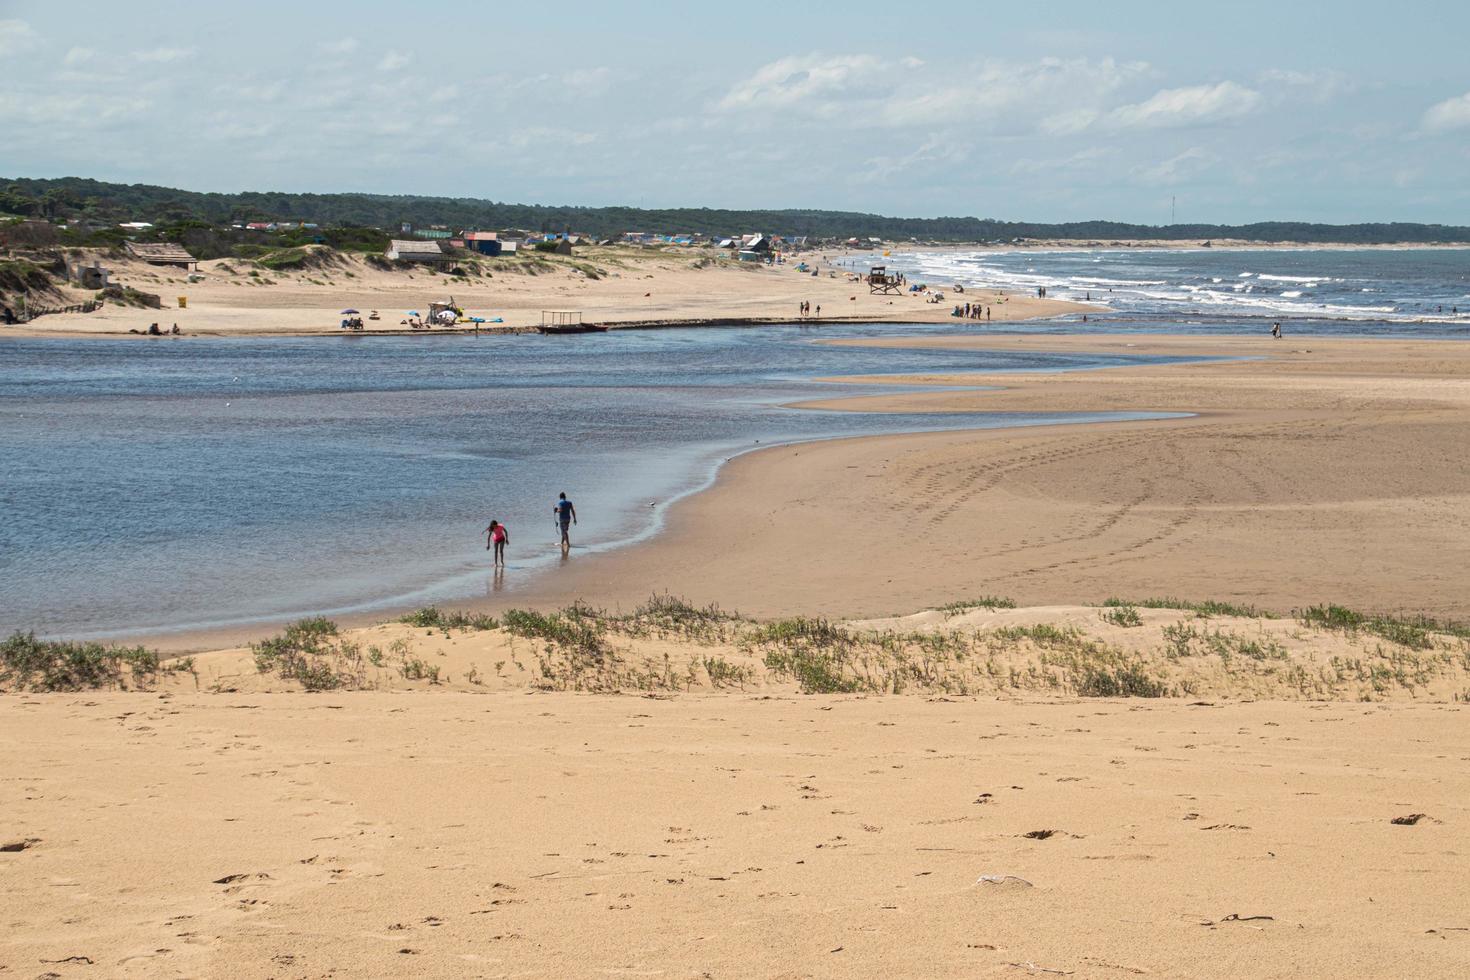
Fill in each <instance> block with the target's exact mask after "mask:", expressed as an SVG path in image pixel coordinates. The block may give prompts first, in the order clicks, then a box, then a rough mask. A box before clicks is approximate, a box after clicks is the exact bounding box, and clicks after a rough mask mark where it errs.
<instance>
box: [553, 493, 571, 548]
mask: <svg viewBox="0 0 1470 980" xmlns="http://www.w3.org/2000/svg"><path fill="white" fill-rule="evenodd" d="M551 511H552V513H554V514H555V515H556V521H557V524H558V525H559V526H560V527H561V550H562V551H566V550H567V549H569V548H571V546H572V539H571V538H570V537H569V536H568V533H567V532H568V529H569V528H570V527H571V526H572V525H573V524H575V523H577V508H575V507H573V506H572V502H571V501H570V500H568V499H567V495H566V494H561V495H560V496H559V497H558V498H557V501H556V504H555V505H553V506H552V508H551Z"/></svg>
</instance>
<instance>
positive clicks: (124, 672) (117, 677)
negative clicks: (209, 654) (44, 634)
mask: <svg viewBox="0 0 1470 980" xmlns="http://www.w3.org/2000/svg"><path fill="white" fill-rule="evenodd" d="M192 665H193V662H192V660H191V661H189V664H188V666H186V667H183V668H182V669H189V667H192ZM161 669H172V668H165V667H163V665H162V660H161V658H160V657H159V654H158V651H156V650H150V649H148V648H147V647H142V646H132V647H126V646H124V647H119V646H105V645H103V644H101V643H74V642H66V641H57V640H40V639H37V638H36V634H35V633H21V632H15V633H12V634H11V635H10V636H9V637H8V638H7V639H6V640H5V641H4V642H0V689H13V690H19V691H86V690H95V689H98V688H123V689H126V688H127V687H128V685H129V684H131V685H132V686H133V687H135V688H139V689H142V688H145V687H147V686H148V685H149V684H150V683H152V682H153V681H154V680H155V679H156V678H157V676H158V674H159V671H160V670H161Z"/></svg>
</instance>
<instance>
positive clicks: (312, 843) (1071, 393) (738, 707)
mask: <svg viewBox="0 0 1470 980" xmlns="http://www.w3.org/2000/svg"><path fill="white" fill-rule="evenodd" d="M672 274H673V273H672V272H671V275H672ZM694 274H700V275H703V274H704V273H703V272H700V273H694ZM731 274H732V275H746V273H741V272H734V273H731ZM783 288H784V286H783ZM916 342H921V343H925V344H938V345H946V346H969V347H986V348H995V349H1007V348H1016V347H1024V348H1026V349H1047V350H1070V351H1079V350H1104V351H1120V350H1126V351H1132V352H1140V353H1159V354H1171V355H1180V356H1187V357H1189V358H1191V359H1193V360H1191V362H1190V363H1185V364H1172V365H1160V366H1150V367H1125V368H1111V369H1104V370H1096V371H1088V372H1078V373H1045V374H1043V373H1037V374H1024V375H1014V374H1012V375H1004V376H1000V375H995V376H985V375H963V376H925V377H918V378H902V379H894V378H891V377H888V378H884V379H881V380H884V381H888V382H894V381H899V382H902V383H904V384H919V385H933V386H936V387H935V390H933V391H918V392H903V393H895V394H893V395H886V396H878V397H876V398H869V399H850V398H845V399H834V400H831V401H828V402H823V403H817V404H818V407H823V408H829V409H838V410H862V409H864V408H873V407H881V408H882V409H883V410H885V411H928V410H934V409H943V410H945V411H1034V410H1037V409H1046V410H1067V411H1140V412H1169V413H1187V414H1188V417H1185V418H1177V419H1169V420H1155V421H1139V422H1127V423H1107V424H1100V425H1082V426H1049V427H1040V428H1031V429H1009V430H991V431H971V432H950V433H942V434H926V435H914V436H897V437H878V438H868V439H855V440H842V441H833V442H827V443H816V444H804V445H797V446H787V447H780V448H773V449H769V450H764V451H760V452H754V453H750V454H747V455H745V456H741V457H739V458H737V459H735V460H733V461H732V462H731V463H729V464H727V465H726V467H725V468H724V470H723V471H722V473H721V475H720V478H719V481H718V483H717V485H716V487H715V488H714V489H713V490H711V491H708V492H706V493H703V494H700V495H697V496H695V497H693V498H690V499H688V500H686V501H683V502H681V503H680V504H678V505H676V506H675V507H674V508H673V509H672V511H671V513H670V515H669V520H668V525H667V528H666V530H665V532H664V533H663V534H661V535H660V536H658V537H657V538H656V539H655V540H654V541H652V542H650V543H648V544H646V545H642V546H638V547H635V548H629V549H626V550H622V551H617V552H612V553H607V554H601V555H590V556H587V555H584V556H576V557H575V558H574V560H573V561H571V562H569V563H568V564H567V565H566V566H565V567H563V568H561V569H558V570H557V571H556V573H555V574H552V575H548V576H545V577H544V578H542V579H540V580H538V582H537V583H536V584H535V586H534V587H532V588H531V589H529V590H527V591H525V592H522V593H518V594H515V595H514V596H513V597H512V598H511V599H508V600H506V601H503V602H499V603H496V604H487V605H485V611H486V612H487V613H493V614H494V616H495V619H494V621H491V620H489V619H488V618H481V619H468V620H466V621H464V622H463V623H462V624H461V625H455V624H454V623H453V622H452V621H446V620H443V619H436V618H432V617H430V618H420V619H418V620H416V621H415V624H388V625H376V626H366V627H362V628H358V629H353V630H350V631H348V630H346V629H345V627H344V629H343V630H341V631H339V630H337V629H336V628H335V627H334V628H331V629H328V628H327V627H321V632H320V633H311V632H310V631H308V632H306V633H298V634H293V636H290V637H284V638H282V639H279V640H277V641H275V642H274V643H272V644H267V645H265V646H261V647H257V648H256V649H254V650H252V649H248V648H244V647H239V648H234V649H227V650H213V651H207V652H200V653H197V654H195V655H193V656H190V657H187V658H179V657H175V658H172V659H165V660H164V661H163V663H162V664H161V665H159V666H158V667H157V668H152V667H149V666H146V665H145V666H143V667H140V666H138V663H139V662H132V661H126V662H124V661H119V663H120V664H122V666H115V667H114V668H109V670H110V671H111V672H110V673H109V672H104V675H103V677H102V680H101V681H100V682H97V683H96V684H94V685H93V686H94V687H96V688H97V689H85V690H77V691H70V692H68V691H67V690H66V689H65V688H66V684H65V683H64V681H65V678H66V677H69V676H72V675H70V674H67V673H66V672H65V671H63V672H62V673H60V674H58V675H56V676H58V677H61V678H62V680H63V683H61V684H59V685H57V684H55V683H53V685H52V686H53V688H57V687H59V689H54V690H53V691H52V692H51V693H36V692H35V691H34V690H33V689H34V688H35V687H36V686H37V684H38V683H39V681H38V678H39V677H40V675H39V674H30V675H21V674H19V673H16V672H15V671H13V670H12V673H11V675H10V676H9V677H8V679H7V680H6V681H4V682H3V683H0V687H3V688H4V689H5V690H6V693H5V694H4V695H3V697H0V736H3V737H0V772H3V773H4V777H3V780H0V814H3V817H0V875H3V880H4V891H3V895H4V900H3V904H4V908H3V914H4V921H5V923H6V930H5V932H4V935H3V937H0V967H3V969H4V972H7V973H9V974H13V975H15V976H37V975H41V976H52V977H81V976H92V975H110V976H230V977H236V976H240V977H273V976H320V975H325V974H328V973H336V974H339V975H353V976H398V975H405V974H413V975H421V976H444V977H458V976H494V977H500V976H588V977H593V976H608V975H637V976H675V977H736V976H764V977H819V976H875V977H876V976H926V977H931V976H937V977H944V976H955V977H959V976H976V975H979V976H999V977H1005V976H1054V975H1072V976H1078V977H1114V976H1140V975H1141V976H1190V977H1238V976H1272V977H1316V976H1323V975H1353V976H1381V977H1396V976H1404V975H1415V976H1433V977H1454V976H1462V975H1464V973H1465V972H1466V970H1467V969H1470V931H1467V930H1470V921H1467V920H1466V919H1465V918H1464V914H1463V910H1462V908H1461V906H1462V905H1463V903H1462V902H1460V901H1459V898H1460V896H1461V894H1462V893H1463V890H1464V889H1463V884H1462V882H1463V880H1464V876H1465V873H1466V870H1467V865H1466V855H1465V853H1464V848H1463V847H1461V846H1460V845H1459V841H1460V839H1461V837H1462V836H1463V834H1462V833H1461V828H1462V826H1463V824H1464V823H1465V820H1466V819H1467V810H1466V806H1465V803H1464V802H1463V801H1464V800H1465V799H1466V798H1467V797H1470V785H1467V782H1466V779H1467V777H1466V775H1465V767H1464V760H1465V759H1466V758H1467V755H1470V745H1467V744H1466V738H1465V734H1464V724H1463V715H1464V712H1465V711H1466V710H1467V709H1466V707H1465V703H1466V701H1467V699H1470V633H1467V631H1466V630H1464V628H1462V627H1456V626H1453V625H1446V623H1445V622H1440V623H1433V622H1428V621H1425V620H1422V619H1419V618H1417V616H1418V614H1428V615H1430V616H1434V617H1436V618H1437V619H1439V620H1442V621H1454V620H1458V619H1461V618H1463V610H1464V595H1463V576H1462V575H1461V574H1460V572H1459V570H1460V569H1461V568H1462V567H1463V566H1464V564H1465V562H1466V560H1467V559H1470V522H1467V521H1466V520H1465V518H1464V514H1465V505H1466V502H1467V499H1470V477H1467V471H1466V469H1465V467H1464V463H1463V457H1464V449H1465V448H1467V443H1466V442H1465V436H1464V433H1465V432H1466V431H1467V430H1466V421H1467V420H1466V412H1467V408H1470V357H1467V355H1466V354H1465V352H1464V350H1463V348H1462V347H1461V346H1460V345H1457V344H1454V343H1437V342H1432V341H1414V342H1410V341H1369V340H1345V339H1324V338H1311V339H1305V338H1296V339H1290V338H1289V339H1287V340H1283V341H1271V340H1269V338H1265V339H1263V338H1257V337H1222V336H1212V337H1207V338H1206V337H1168V336H1159V337H1155V336H1143V335H1131V336H1126V337H1125V336H1117V337H1113V336H1096V335H1094V336H1072V337H1066V336H1063V337H1058V336H1045V337H1040V336H1029V337H1028V336H1015V335H1012V336H967V337H962V338H924V339H922V340H921V341H916V340H914V339H911V338H901V339H895V340H893V341H883V342H880V343H892V344H912V343H916ZM874 380H879V379H874ZM584 506H585V505H584ZM665 591H666V592H669V593H673V594H674V595H677V596H683V597H687V599H688V600H689V601H690V602H692V603H694V604H695V606H702V605H704V604H707V603H718V604H719V607H720V609H721V610H739V611H740V613H742V614H744V617H746V618H731V617H729V616H727V615H726V614H725V613H724V612H722V611H717V610H713V609H703V610H701V609H698V608H692V607H688V606H684V605H678V604H675V605H672V606H670V607H668V608H665V609H663V610H662V611H659V610H655V611H653V612H649V611H648V610H646V609H645V610H644V611H642V612H633V610H635V608H636V607H637V606H638V604H639V603H641V602H643V601H644V600H646V599H647V598H648V597H649V595H650V594H651V593H656V592H665ZM986 597H996V598H986ZM1109 597H1117V598H1119V599H1123V600H1133V601H1134V602H1136V603H1138V605H1136V606H1135V605H1132V604H1127V603H1125V604H1122V605H1113V606H1103V605H1100V603H1101V602H1102V601H1103V600H1104V599H1107V598H1109ZM1164 597H1177V601H1176V602H1174V603H1172V604H1171V603H1170V602H1165V601H1148V602H1145V601H1144V600H1155V599H1156V600H1163V599H1164ZM574 600H583V601H584V602H586V603H588V604H589V605H590V606H592V607H597V608H602V609H606V610H608V611H609V612H607V613H595V612H574V613H572V614H569V615H568V614H552V615H550V616H546V615H541V614H536V613H516V612H512V611H511V610H510V608H509V607H510V606H519V607H530V608H534V609H540V610H543V611H550V610H553V609H556V608H558V607H563V606H567V605H569V604H570V603H572V602H573V601H574ZM1205 600H1217V601H1218V604H1208V605H1202V604H1201V603H1203V602H1204V601H1205ZM1012 603H1014V604H1015V606H1016V607H1017V608H1009V607H1010V606H1011V605H1012ZM1328 604H1341V605H1343V606H1348V607H1352V610H1355V611H1356V612H1352V611H1348V610H1337V611H1332V610H1328V609H1326V608H1325V607H1326V606H1327V605H1328ZM1170 605H1173V606H1174V608H1163V607H1167V606H1170ZM1314 606H1315V607H1318V608H1317V609H1316V610H1315V611H1313V610H1312V609H1311V608H1310V607H1314ZM939 607H947V608H939ZM925 610H927V611H925ZM1358 613H1361V614H1362V615H1361V616H1359V615H1358ZM1378 613H1383V614H1399V615H1398V616H1375V615H1373V614H1378ZM811 617H826V618H827V619H826V620H821V619H813V618H811ZM1354 617H1356V618H1354ZM128 664H132V665H131V666H128ZM53 681H54V678H53ZM304 689H314V690H304ZM1396 821H1397V822H1396Z"/></svg>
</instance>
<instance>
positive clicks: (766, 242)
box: [740, 235, 771, 252]
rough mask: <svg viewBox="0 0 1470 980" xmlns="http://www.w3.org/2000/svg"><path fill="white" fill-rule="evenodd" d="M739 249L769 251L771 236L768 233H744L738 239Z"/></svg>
mask: <svg viewBox="0 0 1470 980" xmlns="http://www.w3.org/2000/svg"><path fill="white" fill-rule="evenodd" d="M740 249H741V251H745V252H769V251H770V250H771V237H770V236H769V235H746V236H745V237H744V238H742V239H740Z"/></svg>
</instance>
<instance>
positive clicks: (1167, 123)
mask: <svg viewBox="0 0 1470 980" xmlns="http://www.w3.org/2000/svg"><path fill="white" fill-rule="evenodd" d="M1260 102H1261V93H1260V92H1257V91H1256V90H1254V89H1249V88H1246V87H1245V86H1243V85H1238V84H1236V83H1235V82H1220V83H1219V84H1217V85H1191V86H1188V87H1187V88H1168V89H1164V90H1162V91H1160V92H1155V93H1154V94H1153V95H1152V96H1150V97H1149V98H1147V99H1145V100H1144V101H1142V102H1138V103H1135V104H1133V105H1125V106H1120V107H1119V108H1117V109H1114V110H1113V111H1112V112H1111V113H1110V114H1109V117H1108V118H1109V122H1111V123H1112V124H1113V125H1115V126H1118V127H1120V128H1123V129H1162V128H1167V127H1172V126H1196V125H1200V124H1203V123H1211V122H1220V121H1222V120H1226V119H1238V118H1239V117H1241V116H1244V115H1247V114H1249V113H1250V112H1251V111H1252V110H1254V109H1255V108H1256V106H1257V105H1259V104H1260Z"/></svg>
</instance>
